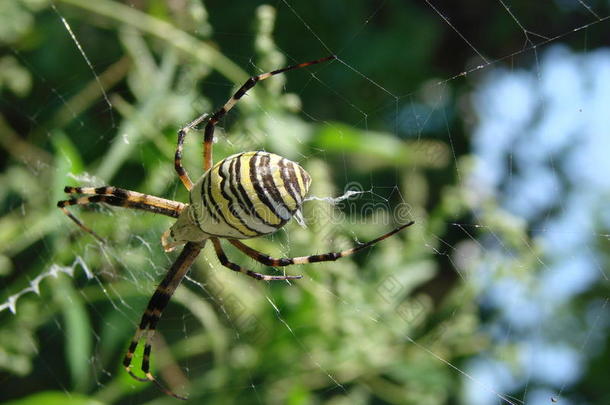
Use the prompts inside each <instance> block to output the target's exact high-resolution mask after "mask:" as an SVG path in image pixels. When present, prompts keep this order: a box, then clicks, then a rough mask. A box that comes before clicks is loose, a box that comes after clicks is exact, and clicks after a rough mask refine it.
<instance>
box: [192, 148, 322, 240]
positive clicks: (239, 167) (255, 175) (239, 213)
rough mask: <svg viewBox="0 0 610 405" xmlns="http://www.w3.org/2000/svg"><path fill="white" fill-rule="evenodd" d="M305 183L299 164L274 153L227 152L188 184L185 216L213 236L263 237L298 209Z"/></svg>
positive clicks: (307, 182) (306, 184) (277, 227)
mask: <svg viewBox="0 0 610 405" xmlns="http://www.w3.org/2000/svg"><path fill="white" fill-rule="evenodd" d="M310 182H311V179H310V177H309V174H307V172H306V171H305V170H303V168H302V167H301V166H299V165H298V164H297V163H294V162H292V161H290V160H288V159H284V158H283V157H281V156H278V155H274V154H273V153H267V152H245V153H240V154H237V155H233V156H229V157H228V158H226V159H224V160H221V161H220V162H218V163H217V164H216V165H214V167H212V168H211V169H210V170H209V171H208V172H206V173H205V174H204V175H203V176H202V177H201V178H200V179H199V180H198V181H197V183H195V185H194V186H193V188H192V190H191V204H190V207H189V209H190V211H191V212H190V217H191V219H192V220H193V222H194V223H195V225H196V226H197V227H199V228H200V229H201V230H202V231H203V232H204V233H206V234H208V235H212V236H220V237H226V238H236V239H244V238H253V237H256V236H260V235H266V234H269V233H272V232H275V231H277V230H278V229H279V228H281V227H282V226H284V224H286V222H288V220H289V219H290V218H291V217H292V216H293V215H294V214H295V212H296V211H297V210H298V209H299V208H300V207H301V204H302V203H303V199H304V198H305V195H306V194H307V191H308V189H309V184H310Z"/></svg>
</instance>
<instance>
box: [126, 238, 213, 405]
mask: <svg viewBox="0 0 610 405" xmlns="http://www.w3.org/2000/svg"><path fill="white" fill-rule="evenodd" d="M203 245H204V243H202V242H189V243H187V244H186V245H185V246H184V249H183V250H182V252H181V253H180V256H178V258H177V259H176V261H175V262H174V264H172V267H171V268H170V269H169V271H168V272H167V274H166V275H165V278H164V279H163V281H161V284H159V286H158V287H157V289H156V290H155V293H154V294H153V296H152V297H151V298H150V301H148V305H147V307H146V310H145V311H144V314H143V315H142V319H141V320H140V324H139V325H138V328H137V329H136V332H135V334H134V336H133V338H132V339H131V343H130V344H129V349H127V353H126V354H125V357H124V358H123V366H124V367H125V370H127V372H128V373H129V375H130V376H132V377H133V378H135V379H136V380H138V381H152V382H154V383H155V384H156V385H157V387H159V389H160V390H161V391H163V392H164V393H165V394H167V395H170V396H172V397H174V398H178V399H183V400H185V399H186V398H185V397H182V396H180V395H177V394H174V393H173V392H172V391H171V390H170V389H168V388H166V387H165V386H164V385H163V384H161V383H160V382H159V381H158V380H157V379H156V378H155V377H154V376H153V375H152V373H151V372H150V353H151V351H152V339H153V336H154V334H155V330H156V327H157V323H158V322H159V319H160V318H161V314H162V313H163V310H164V309H165V307H166V306H167V304H168V302H169V300H170V298H171V297H172V295H173V294H174V291H176V288H178V285H180V282H181V281H182V279H183V278H184V276H185V275H186V273H187V272H188V270H189V269H190V268H191V265H192V264H193V262H194V261H195V258H196V257H197V255H199V252H200V251H201V249H202V248H203ZM144 334H145V335H146V340H145V343H144V357H143V359H142V367H141V369H142V372H143V373H144V375H145V376H146V377H145V378H143V377H138V376H137V375H135V374H134V373H133V371H132V370H131V367H132V366H131V360H132V359H133V355H134V353H135V351H136V348H137V347H138V343H139V342H140V340H141V339H142V336H143V335H144Z"/></svg>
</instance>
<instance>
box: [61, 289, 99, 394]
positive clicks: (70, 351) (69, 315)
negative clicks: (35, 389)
mask: <svg viewBox="0 0 610 405" xmlns="http://www.w3.org/2000/svg"><path fill="white" fill-rule="evenodd" d="M57 286H58V288H57V290H58V291H59V294H58V296H57V298H58V299H59V302H60V305H61V307H62V312H63V316H64V321H65V327H66V345H65V347H66V358H67V361H68V366H69V368H70V376H71V379H72V384H73V386H74V388H75V389H76V390H83V389H85V388H86V387H87V384H88V381H89V378H90V375H91V373H90V370H91V365H90V362H89V359H90V358H91V347H92V343H91V336H92V335H91V323H90V322H89V317H88V315H87V311H86V309H85V307H84V305H83V302H82V300H81V298H80V295H78V294H76V291H75V290H74V287H73V286H72V283H71V282H70V280H69V279H67V278H65V277H60V278H58V280H57Z"/></svg>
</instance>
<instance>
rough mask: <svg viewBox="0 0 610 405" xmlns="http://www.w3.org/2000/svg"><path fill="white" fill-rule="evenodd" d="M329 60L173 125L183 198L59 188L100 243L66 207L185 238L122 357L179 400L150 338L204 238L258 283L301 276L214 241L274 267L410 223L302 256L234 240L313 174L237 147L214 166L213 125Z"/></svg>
mask: <svg viewBox="0 0 610 405" xmlns="http://www.w3.org/2000/svg"><path fill="white" fill-rule="evenodd" d="M334 59H336V56H334V55H331V56H328V57H325V58H321V59H317V60H314V61H311V62H305V63H300V64H296V65H292V66H288V67H285V68H283V69H278V70H274V71H272V72H268V73H262V74H259V75H257V76H252V77H250V78H249V79H248V80H247V81H246V82H245V83H244V84H243V85H242V86H241V87H240V88H239V89H238V90H237V92H236V93H235V94H234V95H233V96H232V97H231V98H230V99H229V100H228V101H227V102H226V103H225V104H224V106H223V107H221V108H220V109H219V110H218V111H216V112H215V113H213V114H212V115H208V114H202V115H201V116H199V117H198V118H196V119H195V120H193V121H192V122H190V123H189V124H187V125H186V126H184V127H183V128H182V129H180V130H179V131H178V145H177V148H176V154H175V158H174V167H175V170H176V173H177V174H178V177H179V178H180V180H181V181H182V183H183V184H184V186H185V187H186V188H187V190H189V203H188V204H184V203H181V202H178V201H172V200H167V199H164V198H160V197H155V196H151V195H147V194H142V193H138V192H136V191H130V190H124V189H121V188H118V187H112V186H104V187H95V188H94V187H70V186H67V187H65V189H64V191H65V192H66V193H68V194H70V195H73V194H82V195H84V196H82V197H78V198H71V199H69V200H62V201H59V202H58V203H57V206H58V207H59V208H60V209H61V210H62V211H63V212H64V213H65V214H66V215H67V216H68V217H69V218H70V219H71V220H72V221H74V222H75V223H76V224H77V225H78V226H79V227H80V228H81V229H83V230H84V231H86V232H88V233H90V234H91V235H93V236H94V237H95V238H96V239H98V240H99V241H101V242H104V240H103V239H102V238H101V237H100V236H99V235H98V234H96V233H95V232H94V231H93V230H92V229H90V228H88V227H87V226H85V225H84V224H83V223H82V222H81V221H80V220H79V219H78V218H76V217H75V216H74V215H72V213H70V212H69V211H68V210H67V208H66V207H67V206H71V205H86V204H92V203H106V204H109V205H114V206H119V207H126V208H133V209H137V210H144V211H149V212H153V213H156V214H162V215H167V216H169V217H172V218H176V219H177V220H176V222H175V223H174V224H173V225H172V227H171V228H170V229H169V230H168V231H166V232H165V233H164V234H163V236H162V237H161V243H162V245H163V248H164V249H165V250H166V251H170V250H172V249H174V248H175V247H176V246H179V245H182V244H184V248H183V249H182V252H181V253H180V255H179V256H178V258H177V259H176V261H175V262H174V263H173V265H172V266H171V268H170V269H169V270H168V272H167V274H166V275H165V278H164V279H163V281H161V283H160V284H159V286H158V287H157V289H156V291H155V292H154V294H153V295H152V297H151V299H150V301H149V302H148V305H147V307H146V310H145V311H144V314H143V315H142V318H141V320H140V324H139V325H138V327H137V329H136V332H135V334H134V336H133V338H132V340H131V343H130V345H129V348H128V350H127V353H126V354H125V357H124V359H123V365H124V367H125V369H126V370H127V372H128V373H129V374H130V375H131V376H132V377H133V378H135V379H136V380H138V381H144V382H145V381H152V382H153V383H155V384H156V385H157V386H158V387H159V389H161V391H163V392H164V393H165V394H167V395H171V396H173V397H175V398H178V399H186V398H185V397H182V396H180V395H177V394H175V393H173V392H172V391H171V390H170V389H168V388H166V387H165V386H164V385H163V384H161V383H160V382H159V381H158V380H157V379H156V378H155V377H154V376H153V375H152V373H151V372H150V354H151V350H152V346H151V344H152V340H153V336H154V333H155V329H156V327H157V323H158V321H159V319H160V318H161V313H162V311H163V309H164V308H165V307H166V306H167V304H168V302H169V300H170V298H171V296H172V294H173V293H174V291H175V290H176V288H177V287H178V285H179V284H180V282H181V281H182V279H183V278H184V276H185V275H186V273H187V272H188V270H189V269H190V267H191V265H192V264H193V262H194V260H195V258H196V257H197V255H198V254H199V252H200V251H201V249H202V248H203V246H204V245H205V243H206V242H207V241H208V240H209V241H210V242H211V243H212V245H213V246H214V250H215V252H216V255H217V257H218V259H219V260H220V263H221V264H222V265H223V266H225V267H228V268H229V269H231V270H234V271H237V272H241V273H244V274H246V275H248V276H250V277H253V278H255V279H257V280H263V281H276V280H294V279H300V278H302V276H301V275H294V276H293V275H281V276H280V275H274V276H272V275H266V274H261V273H257V272H254V271H252V270H248V269H246V268H244V267H242V266H240V265H238V264H236V263H233V262H231V261H230V260H229V259H228V258H227V255H226V254H225V253H224V251H223V249H222V246H221V244H220V239H227V240H228V242H229V243H230V244H232V245H233V246H235V247H236V248H237V249H239V250H241V251H242V252H243V253H245V254H246V255H248V256H250V257H251V258H253V259H254V260H256V261H258V262H260V263H262V264H264V265H267V266H274V267H278V266H289V265H292V264H306V263H314V262H324V261H334V260H337V259H339V258H342V257H345V256H349V255H351V254H354V253H356V252H358V251H360V250H363V249H365V248H367V247H369V246H371V245H373V244H375V243H377V242H379V241H381V240H383V239H386V238H388V237H390V236H392V235H394V234H396V233H398V232H400V231H401V230H403V229H404V228H406V227H408V226H410V225H412V224H413V221H411V222H408V223H405V224H403V225H401V226H399V227H398V228H396V229H394V230H392V231H390V232H388V233H386V234H383V235H381V236H379V237H378V238H376V239H373V240H371V241H369V242H366V243H363V244H360V245H359V246H357V247H353V248H351V249H347V250H343V251H341V252H331V253H324V254H317V255H312V256H304V257H293V258H273V257H270V256H268V255H266V254H264V253H261V252H259V251H257V250H255V249H253V248H251V247H249V246H247V245H245V244H244V243H242V242H240V239H250V238H255V237H258V236H262V235H266V234H270V233H273V232H275V231H277V230H278V229H280V228H281V227H282V226H284V225H285V224H286V223H287V222H288V220H290V218H291V217H292V216H293V215H294V214H295V213H296V212H297V211H298V210H299V209H300V207H301V205H302V203H303V201H304V198H305V196H306V194H307V191H308V189H309V185H310V182H311V178H310V177H309V174H308V173H307V172H306V171H305V170H304V169H303V168H302V167H301V166H299V165H298V164H297V163H295V162H292V161H290V160H288V159H285V158H283V157H281V156H278V155H275V154H273V153H268V152H263V151H254V152H244V153H239V154H236V155H233V156H229V157H227V158H225V159H223V160H221V161H220V162H218V163H216V165H214V166H212V162H213V161H212V142H213V138H214V129H215V127H216V124H217V123H218V121H219V120H220V119H221V118H222V117H223V116H224V115H225V114H226V113H227V112H228V111H229V110H230V109H231V108H233V106H234V105H235V104H236V103H237V102H238V101H239V99H241V98H242V97H243V96H244V94H246V92H247V91H248V90H250V89H251V88H253V87H254V86H255V85H256V83H258V82H260V81H261V80H265V79H268V78H270V77H272V76H274V75H277V74H280V73H284V72H286V71H289V70H294V69H300V68H304V67H307V66H311V65H315V64H318V63H322V62H326V61H331V60H334ZM204 122H205V130H204V141H203V161H204V170H205V173H204V174H203V175H202V176H201V177H200V178H199V179H198V180H197V182H195V183H193V182H192V181H191V179H190V177H189V175H188V173H187V172H186V171H185V169H184V168H183V167H182V149H183V145H184V139H185V137H186V135H187V134H188V133H189V132H190V131H191V130H194V129H196V128H197V127H198V126H199V125H201V124H202V123H204ZM142 338H145V345H144V355H143V359H142V365H141V370H142V372H143V373H144V375H145V377H144V378H143V377H138V376H137V375H135V374H134V372H133V371H132V370H131V367H132V365H131V361H132V358H133V356H134V352H135V350H136V347H137V346H138V344H139V342H140V340H141V339H142Z"/></svg>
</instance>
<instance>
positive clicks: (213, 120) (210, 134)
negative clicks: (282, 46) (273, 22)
mask: <svg viewBox="0 0 610 405" xmlns="http://www.w3.org/2000/svg"><path fill="white" fill-rule="evenodd" d="M334 59H337V57H336V56H335V55H331V56H327V57H325V58H321V59H316V60H313V61H311V62H305V63H299V64H297V65H292V66H288V67H285V68H282V69H277V70H274V71H272V72H267V73H262V74H260V75H256V76H252V77H250V78H249V79H248V80H246V82H245V83H244V84H243V85H242V86H241V87H240V88H239V89H238V90H237V91H236V92H235V94H233V97H231V98H230V99H229V101H227V102H226V103H225V105H224V106H222V107H221V108H220V109H219V110H218V111H216V112H215V113H214V114H212V115H211V116H210V117H209V119H208V122H207V124H206V126H205V133H204V138H203V163H204V165H203V168H204V170H208V169H210V168H211V167H212V142H213V140H214V129H215V127H216V124H217V123H218V121H219V120H220V119H221V118H222V117H223V116H224V115H225V114H226V113H227V112H229V110H230V109H231V108H233V106H234V105H235V104H236V103H237V102H238V101H239V99H240V98H242V97H243V95H244V94H246V92H247V91H248V90H250V89H251V88H252V87H254V86H255V85H256V83H258V82H260V81H261V80H265V79H268V78H270V77H271V76H274V75H278V74H280V73H284V72H287V71H289V70H294V69H300V68H304V67H307V66H311V65H315V64H318V63H322V62H326V61H329V60H334ZM204 115H205V114H204ZM204 115H202V116H201V117H199V118H197V119H196V120H195V121H193V122H196V123H197V124H199V123H200V122H202V121H203V120H204V119H206V118H207V115H205V117H204ZM189 125H190V124H189ZM176 153H177V152H176ZM181 179H182V177H181ZM183 182H184V180H183ZM187 188H188V187H187Z"/></svg>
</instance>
